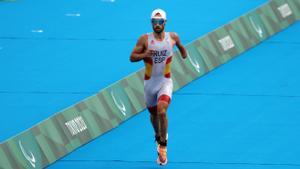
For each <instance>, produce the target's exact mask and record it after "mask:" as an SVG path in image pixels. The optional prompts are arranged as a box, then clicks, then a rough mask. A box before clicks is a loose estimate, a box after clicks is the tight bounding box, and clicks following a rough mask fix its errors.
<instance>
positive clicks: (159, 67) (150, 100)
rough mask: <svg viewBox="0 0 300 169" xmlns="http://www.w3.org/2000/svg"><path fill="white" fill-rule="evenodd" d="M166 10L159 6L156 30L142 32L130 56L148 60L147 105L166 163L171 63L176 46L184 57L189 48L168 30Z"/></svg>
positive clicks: (153, 17) (154, 20) (134, 59)
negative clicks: (166, 29)
mask: <svg viewBox="0 0 300 169" xmlns="http://www.w3.org/2000/svg"><path fill="white" fill-rule="evenodd" d="M166 22H167V17H166V12H165V11H163V10H162V9H156V10H154V11H153V12H152V14H151V23H152V28H153V32H152V33H147V34H144V35H142V36H141V37H140V38H139V40H138V41H137V44H136V46H135V47H134V49H133V51H132V53H131V55H130V61H131V62H138V61H141V60H143V61H144V63H145V76H144V92H145V101H146V106H147V108H148V110H149V112H150V120H151V123H152V126H153V128H154V131H155V140H156V142H157V152H158V158H157V163H158V164H160V165H166V164H167V161H168V160H167V129H168V119H167V115H166V112H167V109H168V106H169V104H170V101H171V98H172V91H173V82H172V79H171V62H172V57H173V47H174V45H176V46H177V47H178V49H179V51H180V53H181V56H182V58H183V59H185V58H186V57H187V51H186V49H185V48H184V46H183V45H182V43H181V42H180V39H179V36H178V35H177V34H176V33H175V32H165V30H164V29H165V24H166Z"/></svg>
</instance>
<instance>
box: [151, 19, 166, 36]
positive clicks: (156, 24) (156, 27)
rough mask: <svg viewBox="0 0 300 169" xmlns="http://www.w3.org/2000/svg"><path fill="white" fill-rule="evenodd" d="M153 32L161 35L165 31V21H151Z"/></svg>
mask: <svg viewBox="0 0 300 169" xmlns="http://www.w3.org/2000/svg"><path fill="white" fill-rule="evenodd" d="M151 23H152V28H153V31H154V32H156V33H161V32H162V31H164V29H165V24H166V20H164V19H151Z"/></svg>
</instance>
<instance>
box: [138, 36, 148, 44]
mask: <svg viewBox="0 0 300 169" xmlns="http://www.w3.org/2000/svg"><path fill="white" fill-rule="evenodd" d="M147 40H148V35H147V34H143V35H141V36H140V37H139V40H138V41H141V42H146V41H147Z"/></svg>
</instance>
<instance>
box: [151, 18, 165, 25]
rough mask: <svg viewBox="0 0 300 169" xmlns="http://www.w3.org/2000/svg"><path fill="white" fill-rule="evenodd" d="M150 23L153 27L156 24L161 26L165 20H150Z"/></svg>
mask: <svg viewBox="0 0 300 169" xmlns="http://www.w3.org/2000/svg"><path fill="white" fill-rule="evenodd" d="M151 23H152V24H153V25H156V24H158V25H162V24H164V23H165V20H164V19H151Z"/></svg>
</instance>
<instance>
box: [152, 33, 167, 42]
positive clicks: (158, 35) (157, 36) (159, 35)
mask: <svg viewBox="0 0 300 169" xmlns="http://www.w3.org/2000/svg"><path fill="white" fill-rule="evenodd" d="M153 35H154V38H155V39H156V40H159V41H162V40H164V38H165V31H162V32H160V33H156V32H153Z"/></svg>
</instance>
